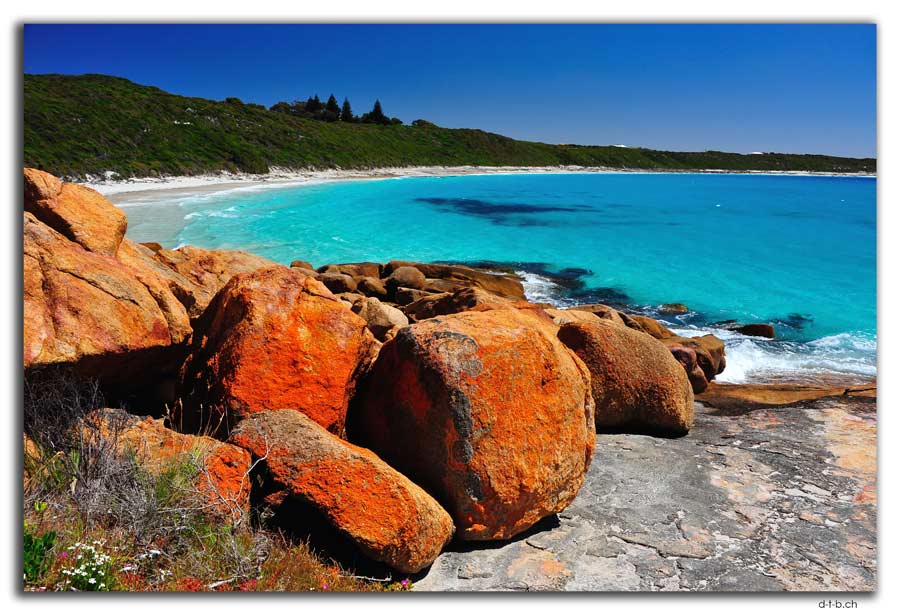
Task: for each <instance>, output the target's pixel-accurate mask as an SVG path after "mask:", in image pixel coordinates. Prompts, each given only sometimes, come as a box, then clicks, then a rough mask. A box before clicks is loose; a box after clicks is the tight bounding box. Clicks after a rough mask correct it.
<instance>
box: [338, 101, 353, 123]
mask: <svg viewBox="0 0 900 615" xmlns="http://www.w3.org/2000/svg"><path fill="white" fill-rule="evenodd" d="M355 119H356V118H354V117H353V109H351V108H350V101H349V100H347V99H346V98H345V99H344V105H343V106H342V107H341V121H342V122H348V123H349V122H352V121H354V120H355Z"/></svg>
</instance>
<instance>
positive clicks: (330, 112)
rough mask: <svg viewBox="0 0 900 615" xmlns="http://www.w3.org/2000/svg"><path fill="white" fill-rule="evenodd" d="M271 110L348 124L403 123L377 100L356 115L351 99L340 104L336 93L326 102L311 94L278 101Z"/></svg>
mask: <svg viewBox="0 0 900 615" xmlns="http://www.w3.org/2000/svg"><path fill="white" fill-rule="evenodd" d="M269 111H274V112H276V113H286V114H288V115H295V116H297V117H305V118H309V119H313V120H322V121H325V122H346V123H348V124H382V125H385V126H387V125H390V124H402V123H403V121H402V120H401V119H400V118H396V117H388V116H387V115H385V113H384V110H383V109H382V108H381V101H380V100H376V101H375V105H374V106H373V107H372V110H371V111H369V112H368V113H363V114H362V115H354V114H353V108H352V107H351V106H350V101H349V100H347V99H346V98H345V99H344V104H343V105H340V106H339V105H338V102H337V99H336V98H335V97H334V94H332V95H331V96H329V97H328V100H327V101H326V102H324V103H323V102H322V101H321V100H320V99H319V95H318V94H316V95H315V96H310V97H309V98H307V99H306V100H295V101H294V102H292V103H289V102H277V103H275V104H274V105H272V106H271V107H269Z"/></svg>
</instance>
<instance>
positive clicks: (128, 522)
mask: <svg viewBox="0 0 900 615" xmlns="http://www.w3.org/2000/svg"><path fill="white" fill-rule="evenodd" d="M102 406H103V403H102V399H100V397H99V394H98V393H97V390H96V387H94V386H93V385H91V384H85V383H77V382H73V381H72V379H71V377H69V376H67V375H64V374H59V373H54V374H44V375H42V376H41V378H40V379H39V380H38V379H34V380H31V381H30V382H27V383H26V410H25V413H26V421H25V425H26V433H27V434H28V435H29V436H30V437H31V438H32V440H33V441H34V444H35V446H33V447H28V446H27V447H26V463H25V468H26V474H27V478H26V481H25V488H24V496H23V506H24V519H25V532H26V535H28V534H30V535H31V536H34V537H36V538H40V537H41V536H43V535H45V534H47V533H50V532H53V533H55V535H56V537H55V541H53V544H52V547H51V548H49V550H48V551H47V553H46V558H45V562H46V566H44V567H43V571H42V572H41V574H39V576H38V578H34V579H31V580H27V581H26V582H25V587H26V589H28V590H35V591H54V590H63V589H66V588H67V585H66V580H67V574H66V573H65V572H64V571H65V570H66V569H70V570H71V568H72V566H73V564H74V563H75V562H73V561H72V560H73V559H74V558H75V555H74V554H75V553H77V552H78V549H77V548H76V545H78V544H95V545H98V546H97V548H98V549H99V550H101V551H102V553H103V554H105V555H108V556H109V557H110V561H111V565H110V576H109V582H108V584H107V587H106V589H109V590H113V591H163V592H169V591H177V592H182V591H288V592H300V591H352V592H359V591H395V590H404V589H408V582H405V581H402V582H396V581H394V580H388V579H385V580H372V579H365V578H360V577H356V576H354V575H353V574H352V573H351V571H348V570H344V569H342V568H341V567H340V565H339V564H337V563H336V562H334V561H332V560H330V559H329V558H328V557H327V556H324V555H323V554H318V553H315V552H314V551H313V550H312V549H311V548H310V546H309V545H308V544H307V543H306V542H303V541H298V540H292V539H289V538H287V537H286V536H284V535H282V534H280V533H277V532H275V531H273V530H272V529H270V528H268V527H267V526H266V523H265V521H264V519H265V518H266V515H265V514H262V513H261V511H253V514H251V515H250V516H249V518H241V519H239V520H237V522H235V520H234V519H232V520H231V522H227V521H223V520H222V519H221V516H218V517H217V516H214V515H211V514H209V513H208V510H209V506H208V495H207V496H204V495H203V494H201V493H200V492H199V491H198V489H197V483H198V481H197V480H196V479H197V477H198V476H200V473H201V472H202V471H203V470H202V468H203V462H202V459H198V457H197V455H195V454H193V451H189V452H188V453H186V454H185V455H183V456H181V457H178V458H173V459H172V460H170V461H168V462H166V465H165V466H164V467H162V468H158V467H157V468H155V469H154V471H153V472H150V471H148V470H147V469H146V468H144V467H142V465H141V464H140V463H139V462H138V461H137V460H136V458H135V456H134V455H132V454H129V453H128V451H127V450H123V446H121V443H120V442H119V441H118V438H119V435H120V433H121V430H120V428H119V426H117V425H116V423H115V422H113V423H112V425H109V424H105V425H104V426H103V427H102V428H101V426H99V425H94V424H92V423H91V419H90V418H89V417H88V414H87V413H88V412H89V411H90V410H93V409H95V408H99V407H102ZM86 417H88V418H86ZM95 541H96V542H95ZM73 548H75V550H74V551H73V550H72V549H73Z"/></svg>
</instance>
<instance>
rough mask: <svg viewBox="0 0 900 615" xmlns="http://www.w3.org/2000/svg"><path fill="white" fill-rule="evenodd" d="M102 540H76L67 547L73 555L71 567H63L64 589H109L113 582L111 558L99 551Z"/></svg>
mask: <svg viewBox="0 0 900 615" xmlns="http://www.w3.org/2000/svg"><path fill="white" fill-rule="evenodd" d="M102 547H103V541H101V540H95V541H93V542H91V543H90V544H88V543H84V542H76V543H75V544H74V545H72V546H71V547H69V548H68V551H69V552H70V553H71V557H73V559H74V561H73V566H72V568H63V570H62V574H63V575H64V576H65V577H66V580H65V582H64V588H65V589H76V590H80V591H101V592H102V591H109V590H110V586H111V585H112V584H113V581H114V579H113V574H112V558H111V557H110V556H109V555H107V554H106V553H104V552H103V551H101V548H102Z"/></svg>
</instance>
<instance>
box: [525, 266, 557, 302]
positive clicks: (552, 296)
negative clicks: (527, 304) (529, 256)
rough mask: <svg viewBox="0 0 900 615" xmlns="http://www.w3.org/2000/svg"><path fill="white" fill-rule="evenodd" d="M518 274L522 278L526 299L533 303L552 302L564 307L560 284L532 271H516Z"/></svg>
mask: <svg viewBox="0 0 900 615" xmlns="http://www.w3.org/2000/svg"><path fill="white" fill-rule="evenodd" d="M516 275H517V276H519V277H520V278H521V279H522V288H523V289H524V290H525V298H526V299H528V300H529V301H531V302H532V303H551V304H553V305H558V306H560V307H564V301H562V300H561V299H560V296H561V290H562V289H561V288H560V287H559V285H558V284H556V283H554V282H553V281H552V280H550V279H549V278H545V277H544V276H542V275H538V274H536V273H531V272H530V271H516Z"/></svg>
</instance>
